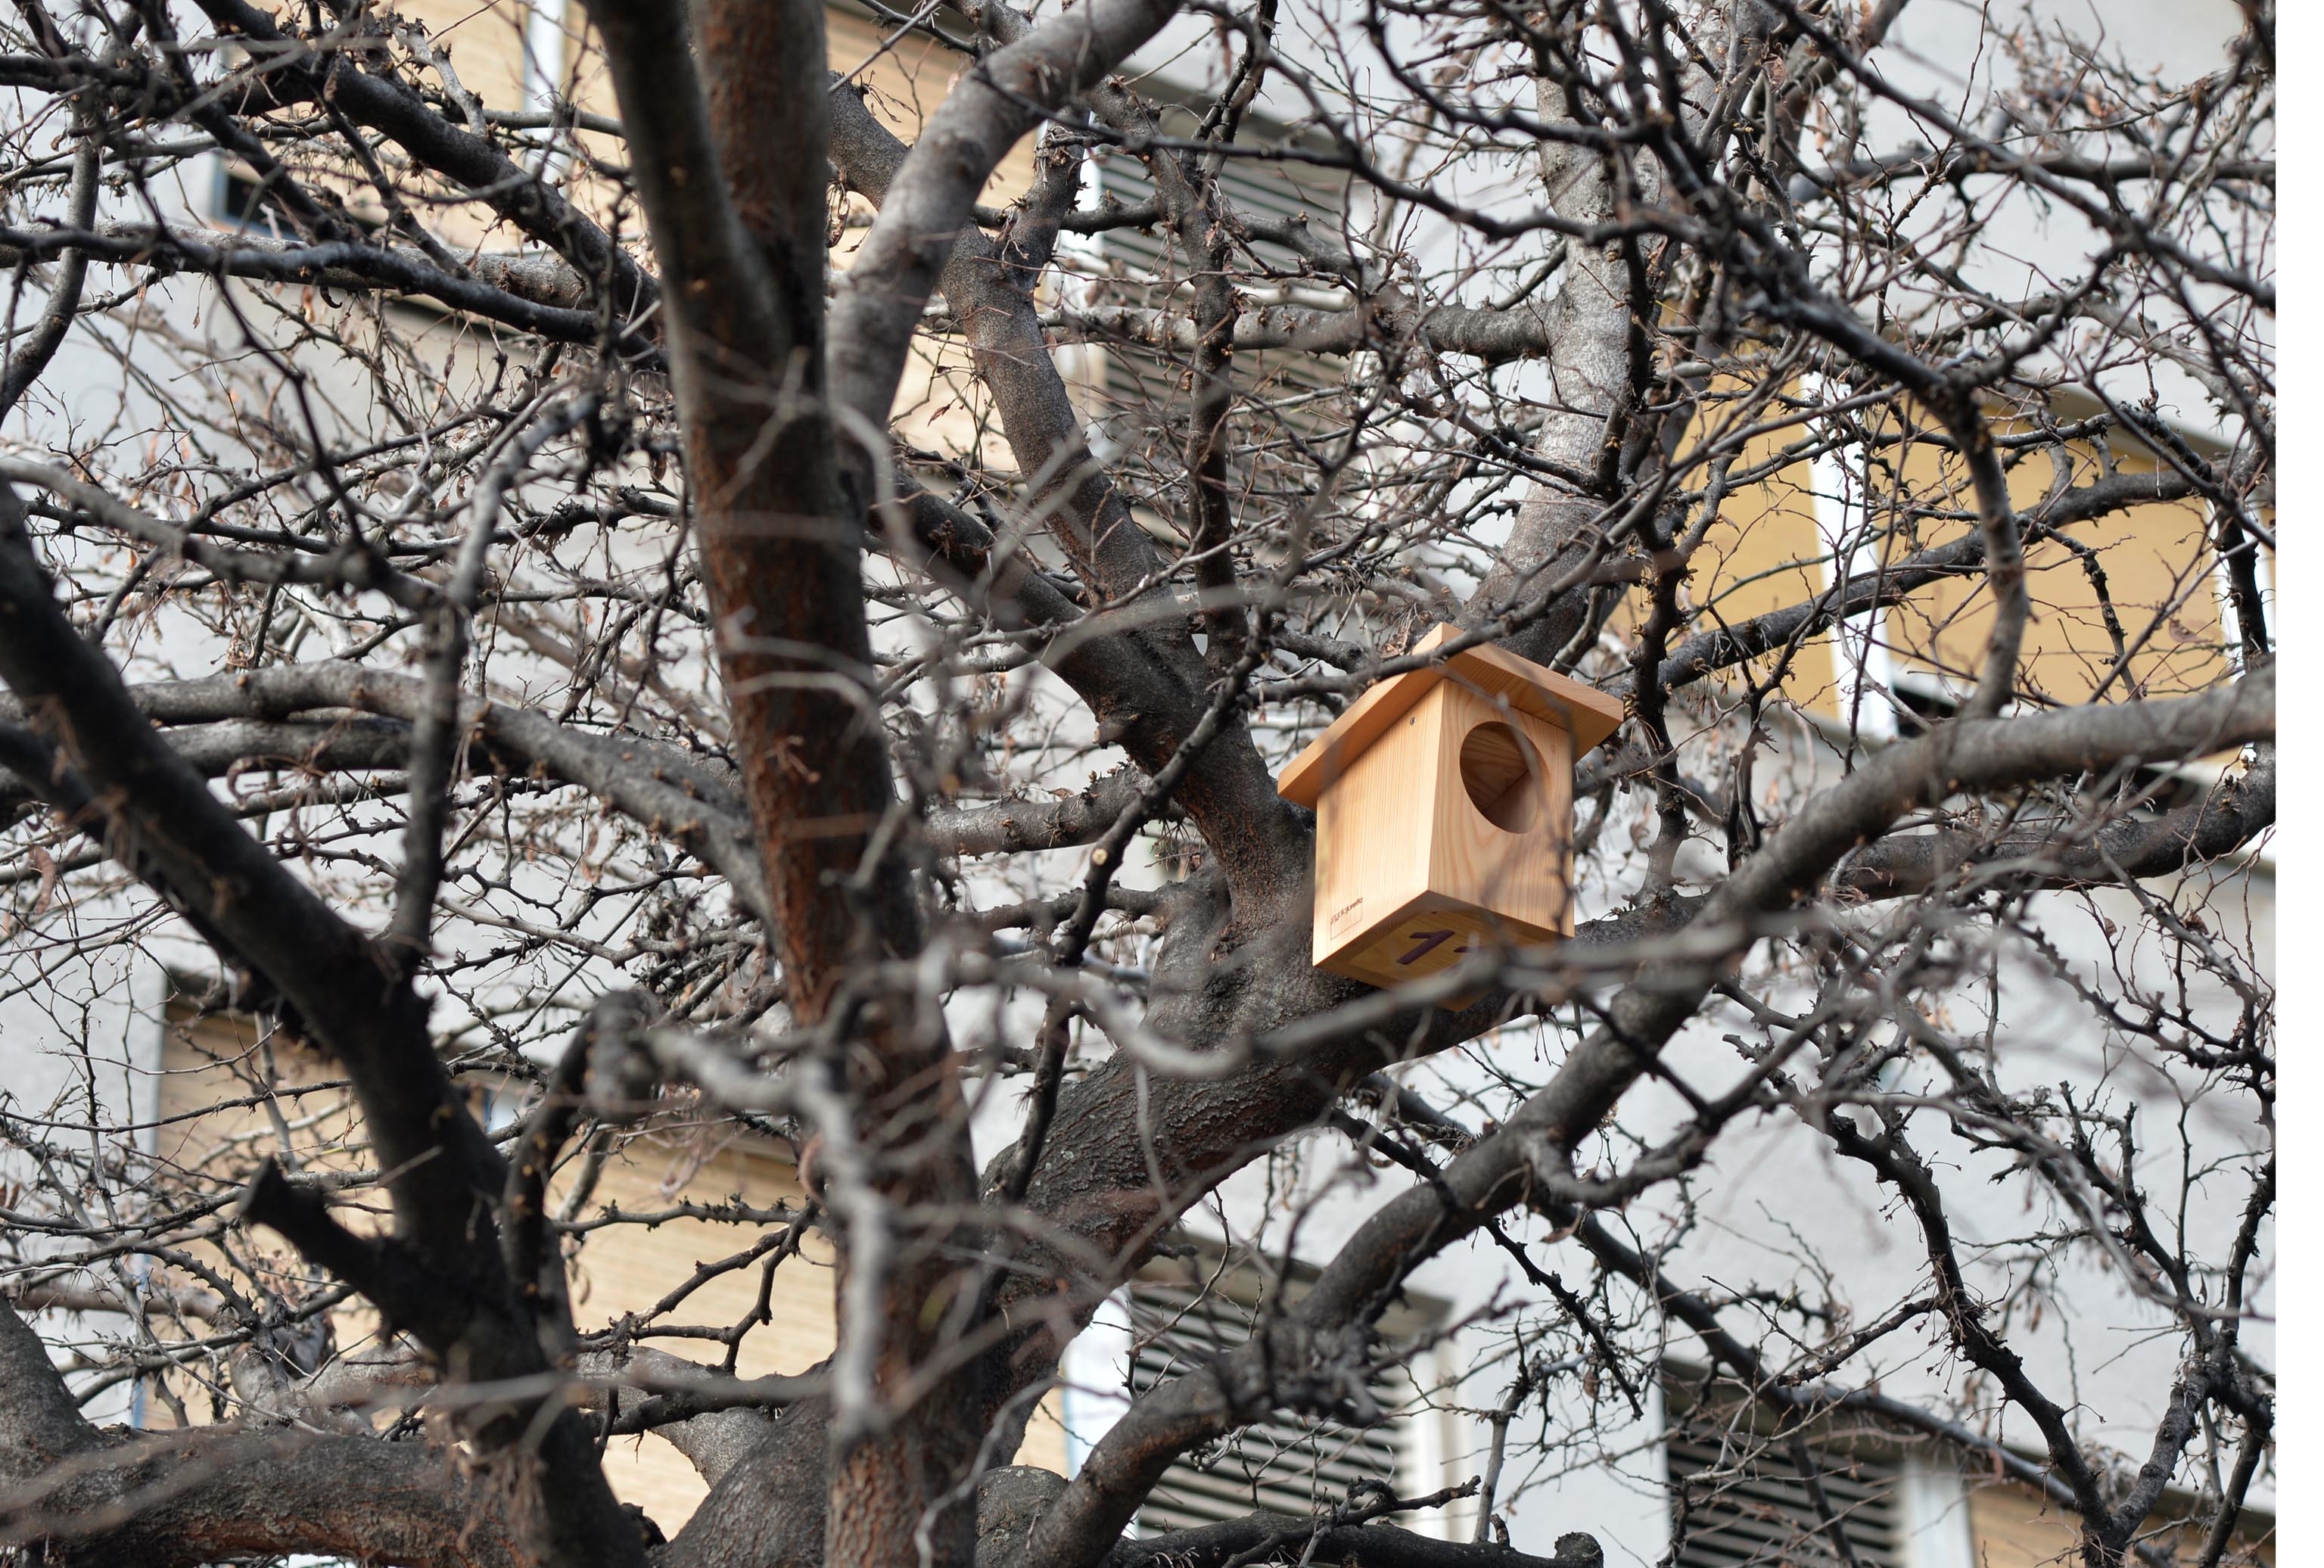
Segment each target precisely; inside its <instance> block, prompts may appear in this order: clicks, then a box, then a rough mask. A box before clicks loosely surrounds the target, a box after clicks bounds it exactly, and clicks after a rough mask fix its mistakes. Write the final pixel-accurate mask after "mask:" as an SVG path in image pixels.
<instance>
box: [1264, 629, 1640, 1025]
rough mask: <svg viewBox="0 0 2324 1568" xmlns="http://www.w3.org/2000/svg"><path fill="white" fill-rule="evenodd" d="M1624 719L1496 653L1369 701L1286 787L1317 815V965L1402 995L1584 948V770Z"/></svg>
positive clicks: (1426, 672) (1585, 693)
mask: <svg viewBox="0 0 2324 1568" xmlns="http://www.w3.org/2000/svg"><path fill="white" fill-rule="evenodd" d="M1457 634H1458V633H1457V632H1456V630H1455V628H1453V627H1451V626H1439V627H1438V628H1436V630H1435V631H1434V632H1430V633H1429V634H1428V635H1427V636H1426V637H1425V639H1423V640H1422V641H1421V642H1420V643H1419V645H1418V646H1417V647H1416V648H1415V649H1414V650H1413V651H1414V652H1416V653H1426V652H1429V651H1431V650H1434V649H1437V648H1441V647H1443V645H1444V644H1445V643H1446V642H1447V641H1451V640H1452V638H1453V637H1454V636H1456V635H1457ZM1621 722H1622V704H1621V702H1620V700H1619V699H1618V698H1615V697H1610V696H1607V695H1605V694H1604V693H1603V692H1600V691H1595V690H1592V689H1591V687H1586V686H1584V685H1582V683H1581V682H1580V681H1576V680H1569V679H1567V678H1565V677H1563V676H1562V675H1557V674H1554V673H1553V672H1552V671H1550V670H1546V669H1543V668H1542V667H1541V666H1539V665H1537V664H1534V663H1532V662H1530V661H1528V660H1526V659H1519V658H1518V657H1517V655H1515V654H1513V653H1509V652H1506V651H1504V650H1501V649H1499V648H1495V647H1492V646H1490V645H1486V646H1482V647H1478V648H1471V649H1469V650H1466V651H1465V652H1462V653H1456V654H1454V655H1453V656H1452V658H1450V659H1446V660H1444V661H1443V663H1442V664H1436V665H1431V666H1429V667H1428V668H1426V669H1416V670H1413V671H1411V672H1410V673H1408V674H1405V675H1399V676H1396V677H1393V678H1389V679H1388V680H1384V681H1381V682H1380V683H1379V685H1378V686H1375V687H1372V688H1371V689H1370V690H1369V691H1368V692H1366V693H1364V695H1363V696H1361V697H1360V698H1358V699H1357V701H1356V702H1355V704H1354V706H1351V707H1350V708H1349V709H1348V711H1347V712H1346V713H1343V714H1342V715H1340V717H1339V718H1338V720H1337V721H1335V722H1334V723H1333V725H1332V727H1331V728H1330V729H1328V730H1326V731H1324V732H1323V733H1322V734H1321V735H1319V736H1317V737H1316V739H1315V742H1314V744H1313V745H1311V746H1309V747H1308V748H1307V749H1306V750H1305V751H1304V752H1301V753H1299V756H1298V758H1297V759H1296V761H1293V762H1292V764H1291V766H1290V767H1288V768H1286V769H1285V770H1284V771H1283V776H1282V778H1281V779H1278V780H1277V783H1276V789H1277V793H1279V794H1280V795H1282V796H1283V797H1284V798H1286V799H1287V800H1296V801H1297V802H1298V803H1299V804H1300V805H1302V806H1305V807H1312V808H1313V809H1314V812H1315V816H1316V824H1315V948H1314V951H1315V964H1316V967H1317V968H1319V969H1327V970H1330V971H1331V972H1332V973H1334V974H1344V975H1346V976H1347V977H1349V978H1350V979H1351V980H1360V981H1364V982H1368V983H1369V984H1372V985H1394V984H1396V983H1397V982H1400V981H1406V980H1411V979H1413V978H1415V977H1416V976H1419V975H1425V974H1434V973H1437V972H1438V971H1440V970H1444V969H1450V968H1451V967H1452V965H1453V964H1457V963H1459V962H1460V961H1461V957H1462V955H1463V954H1466V953H1469V952H1471V951H1474V950H1475V949H1476V948H1478V947H1480V946H1482V945H1493V944H1497V943H1506V944H1508V945H1512V946H1518V947H1527V946H1540V945H1545V944H1548V943H1552V942H1554V941H1556V940H1557V939H1559V938H1560V937H1563V936H1572V933H1573V762H1574V759H1575V758H1577V757H1579V756H1581V755H1582V753H1583V752H1587V751H1589V750H1590V749H1591V747H1593V746H1595V745H1597V744H1598V743H1599V742H1600V741H1603V740H1604V739H1605V738H1606V737H1607V736H1609V735H1610V734H1612V733H1614V731H1615V730H1616V728H1618V726H1619V725H1620V724H1621Z"/></svg>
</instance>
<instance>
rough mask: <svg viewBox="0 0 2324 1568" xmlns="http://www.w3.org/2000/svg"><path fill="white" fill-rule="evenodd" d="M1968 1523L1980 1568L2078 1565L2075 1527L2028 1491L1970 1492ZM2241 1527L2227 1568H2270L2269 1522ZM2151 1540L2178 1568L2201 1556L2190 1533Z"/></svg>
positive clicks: (2250, 1520) (2161, 1531)
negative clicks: (2174, 1559) (2164, 1547)
mask: <svg viewBox="0 0 2324 1568" xmlns="http://www.w3.org/2000/svg"><path fill="white" fill-rule="evenodd" d="M2164 1517H2168V1516H2167V1515H2165V1516H2164ZM2243 1525H2244V1528H2243V1529H2242V1531H2241V1532H2240V1533H2239V1534H2238V1536H2237V1538H2236V1545H2235V1546H2234V1547H2233V1548H2231V1549H2230V1551H2229V1553H2228V1554H2227V1559H2226V1562H2227V1564H2228V1565H2229V1568H2273V1563H2274V1562H2275V1544H2274V1528H2273V1521H2271V1520H2269V1519H2267V1518H2265V1517H2263V1516H2255V1515H2250V1514H2246V1516H2245V1518H2244V1521H2243ZM1969 1530H1970V1533H1971V1537H1972V1539H1973V1540H1974V1542H1975V1555H1976V1561H1977V1564H1978V1568H2052V1565H2056V1568H2074V1565H2078V1564H2079V1563H2080V1562H2081V1560H2082V1559H2081V1549H2080V1533H2079V1531H2078V1529H2077V1528H2076V1526H2075V1524H2074V1522H2073V1521H2072V1520H2071V1519H2070V1517H2067V1516H2065V1515H2063V1514H2061V1513H2060V1512H2059V1510H2058V1509H2057V1508H2055V1507H2054V1506H2053V1505H2052V1504H2050V1503H2049V1502H2048V1501H2047V1500H2046V1499H2044V1498H2043V1496H2042V1495H2041V1493H2039V1492H2037V1491H2035V1490H2033V1488H2031V1487H2025V1486H2016V1485H2011V1484H2008V1483H1998V1484H1995V1485H1991V1486H1982V1487H1978V1488H1976V1489H1974V1490H1971V1491H1970V1493H1969ZM2149 1538H2150V1539H2151V1541H2152V1542H2153V1544H2154V1545H2167V1546H2169V1547H2170V1548H2171V1550H2172V1553H2173V1554H2174V1555H2175V1556H2176V1557H2177V1558H2178V1560H2179V1561H2181V1562H2182V1563H2194V1562H2196V1561H2197V1560H2198V1559H2199V1556H2200V1554H2201V1546H2202V1537H2201V1534H2200V1533H2199V1531H2197V1530H2194V1529H2191V1528H2190V1529H2180V1530H2171V1529H2168V1528H2167V1527H2165V1526H2156V1529H2155V1531H2154V1532H2153V1533H2152V1534H2151V1535H2150V1537H2149Z"/></svg>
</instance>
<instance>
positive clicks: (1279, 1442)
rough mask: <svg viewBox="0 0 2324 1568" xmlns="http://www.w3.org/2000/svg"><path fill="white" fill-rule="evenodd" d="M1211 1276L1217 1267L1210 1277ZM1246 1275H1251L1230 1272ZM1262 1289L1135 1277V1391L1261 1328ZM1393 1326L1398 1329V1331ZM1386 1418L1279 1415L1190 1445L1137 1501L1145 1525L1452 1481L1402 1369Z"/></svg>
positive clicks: (1408, 1520)
mask: <svg viewBox="0 0 2324 1568" xmlns="http://www.w3.org/2000/svg"><path fill="white" fill-rule="evenodd" d="M1203 1277H1204V1278H1205V1279H1209V1274H1208V1272H1207V1271H1206V1272H1205V1275H1204V1276H1203ZM1229 1278H1230V1279H1233V1280H1234V1283H1235V1284H1238V1285H1240V1284H1243V1283H1245V1282H1247V1281H1248V1280H1249V1274H1248V1272H1245V1273H1244V1274H1243V1275H1242V1276H1241V1277H1240V1278H1237V1277H1234V1276H1229ZM1256 1294H1257V1293H1256V1292H1255V1291H1247V1290H1240V1289H1236V1288H1232V1287H1230V1285H1228V1284H1225V1283H1220V1282H1217V1281H1215V1280H1211V1281H1210V1282H1209V1283H1208V1285H1207V1288H1205V1287H1202V1286H1197V1285H1194V1284H1191V1283H1186V1282H1185V1281H1183V1280H1182V1279H1180V1278H1167V1279H1157V1278H1152V1277H1148V1278H1143V1279H1139V1280H1138V1281H1136V1282H1135V1283H1133V1285H1132V1286H1131V1287H1130V1300H1129V1306H1130V1331H1131V1333H1130V1343H1131V1352H1130V1393H1131V1395H1132V1396H1133V1397H1135V1396H1136V1395H1138V1394H1140V1393H1143V1392H1144V1391H1145V1390H1146V1389H1148V1388H1151V1387H1153V1386H1154V1385H1155V1384H1156V1383H1158V1382H1162V1381H1164V1380H1166V1379H1170V1378H1175V1377H1177V1376H1180V1375H1181V1374H1183V1373H1185V1372H1187V1371H1190V1370H1194V1369H1195V1368H1198V1367H1200V1366H1202V1365H1203V1363H1204V1362H1206V1361H1208V1360H1211V1359H1212V1358H1213V1357H1214V1356H1216V1355H1218V1354H1219V1353H1220V1352H1221V1351H1227V1350H1231V1349H1232V1348H1233V1347H1235V1346H1236V1345H1239V1344H1241V1343H1242V1342H1245V1341H1246V1340H1248V1339H1249V1338H1250V1333H1251V1330H1252V1327H1253V1325H1254V1324H1256V1323H1257V1321H1258V1316H1259V1311H1260V1310H1261V1309H1260V1308H1259V1306H1258V1305H1255V1303H1254V1301H1253V1299H1251V1298H1252V1297H1254V1296H1256ZM1418 1321H1419V1318H1418V1314H1415V1324H1414V1325H1413V1326H1416V1325H1417V1322H1418ZM1391 1332H1393V1331H1391ZM1376 1390H1377V1392H1378V1394H1379V1401H1380V1404H1381V1405H1382V1406H1383V1407H1387V1408H1388V1409H1390V1410H1392V1411H1395V1412H1397V1413H1396V1414H1393V1415H1391V1416H1389V1417H1388V1419H1387V1420H1385V1421H1382V1422H1380V1423H1379V1424H1378V1425H1373V1426H1369V1427H1367V1428H1363V1429H1361V1430H1358V1429H1355V1428H1351V1427H1348V1426H1344V1425H1340V1424H1338V1423H1335V1422H1331V1421H1321V1420H1311V1419H1308V1418H1306V1417H1303V1416H1293V1415H1288V1414H1285V1415H1279V1416H1275V1417H1273V1418H1271V1419H1268V1420H1266V1421H1262V1422H1259V1423H1257V1424H1255V1425H1251V1426H1249V1427H1247V1428H1245V1429H1243V1430H1242V1431H1240V1432H1239V1433H1237V1434H1234V1435H1233V1436H1231V1437H1230V1438H1228V1439H1227V1440H1225V1441H1224V1442H1222V1443H1213V1444H1210V1445H1208V1446H1205V1447H1203V1448H1200V1449H1196V1450H1194V1452H1192V1453H1187V1454H1185V1455H1183V1456H1181V1457H1180V1458H1179V1460H1178V1461H1177V1462H1176V1463H1174V1464H1172V1465H1171V1467H1170V1468H1169V1470H1168V1471H1167V1472H1165V1474H1164V1476H1163V1478H1162V1480H1161V1483H1160V1484H1159V1485H1158V1486H1157V1487H1156V1488H1155V1489H1154V1491H1153V1493H1152V1495H1150V1496H1149V1497H1148V1499H1146V1502H1145V1504H1144V1506H1143V1507H1141V1508H1139V1511H1138V1531H1139V1534H1140V1535H1141V1536H1155V1535H1160V1534H1162V1533H1164V1532H1166V1531H1169V1530H1183V1529H1189V1528H1193V1527H1194V1526H1200V1525H1208V1524H1214V1523H1217V1522H1218V1521H1220V1520H1222V1519H1239V1518H1242V1517H1246V1516H1248V1515H1250V1514H1251V1513H1254V1512H1258V1511H1261V1510H1264V1511H1266V1512H1269V1513H1278V1514H1290V1515H1293V1516H1305V1515H1308V1514H1313V1513H1315V1512H1317V1511H1319V1510H1322V1509H1326V1508H1334V1507H1337V1506H1339V1505H1341V1504H1343V1503H1345V1502H1347V1501H1348V1499H1349V1497H1350V1493H1351V1489H1354V1490H1359V1491H1360V1490H1364V1489H1368V1488H1369V1486H1372V1485H1379V1486H1385V1487H1388V1488H1389V1489H1391V1490H1395V1491H1396V1492H1397V1494H1398V1495H1400V1496H1411V1495H1413V1494H1414V1492H1416V1491H1425V1490H1432V1489H1434V1487H1436V1486H1439V1485H1441V1484H1443V1483H1442V1480H1441V1479H1439V1478H1437V1477H1436V1476H1434V1474H1433V1473H1432V1465H1434V1466H1435V1468H1441V1465H1438V1464H1435V1461H1434V1455H1433V1453H1431V1450H1430V1445H1429V1444H1428V1443H1426V1441H1425V1438H1426V1436H1427V1434H1426V1432H1425V1423H1424V1422H1422V1421H1420V1420H1417V1419H1416V1418H1415V1417H1414V1416H1412V1415H1410V1414H1409V1413H1408V1410H1407V1407H1408V1406H1409V1403H1410V1400H1411V1396H1412V1394H1413V1388H1412V1385H1411V1384H1410V1382H1409V1381H1408V1380H1407V1379H1403V1378H1401V1377H1399V1376H1397V1375H1394V1374H1388V1375H1384V1376H1383V1377H1382V1378H1381V1379H1380V1380H1379V1383H1378V1384H1377V1385H1376ZM1397 1522H1398V1523H1399V1524H1401V1525H1403V1526H1405V1527H1406V1528H1409V1529H1414V1530H1417V1531H1420V1532H1422V1533H1425V1534H1434V1533H1435V1532H1436V1530H1437V1528H1438V1527H1439V1526H1438V1524H1437V1522H1436V1518H1435V1517H1434V1516H1422V1515H1407V1516H1405V1517H1402V1518H1400V1519H1399V1520H1398V1521H1397Z"/></svg>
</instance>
